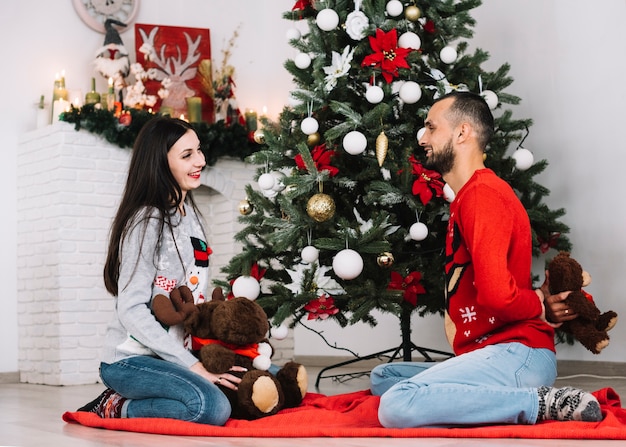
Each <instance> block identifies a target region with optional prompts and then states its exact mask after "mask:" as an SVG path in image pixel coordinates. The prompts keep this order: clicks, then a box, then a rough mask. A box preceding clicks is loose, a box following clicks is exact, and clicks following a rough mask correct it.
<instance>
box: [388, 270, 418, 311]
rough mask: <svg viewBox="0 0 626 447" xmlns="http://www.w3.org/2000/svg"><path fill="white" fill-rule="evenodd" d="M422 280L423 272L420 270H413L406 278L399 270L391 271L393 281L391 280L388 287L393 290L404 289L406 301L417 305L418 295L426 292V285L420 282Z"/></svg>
mask: <svg viewBox="0 0 626 447" xmlns="http://www.w3.org/2000/svg"><path fill="white" fill-rule="evenodd" d="M421 280H422V274H421V273H420V272H411V273H409V274H408V275H407V277H406V278H403V277H402V275H401V274H400V273H398V272H391V281H389V285H388V286H387V288H388V289H392V290H404V293H403V294H402V296H403V298H404V301H406V302H407V303H409V304H411V305H413V306H414V307H415V306H417V295H423V294H424V293H426V289H424V286H422V284H420V281H421Z"/></svg>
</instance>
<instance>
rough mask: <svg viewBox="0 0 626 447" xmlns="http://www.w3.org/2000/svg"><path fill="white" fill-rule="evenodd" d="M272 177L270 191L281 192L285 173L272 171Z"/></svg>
mask: <svg viewBox="0 0 626 447" xmlns="http://www.w3.org/2000/svg"><path fill="white" fill-rule="evenodd" d="M270 174H272V177H274V186H272V189H273V190H274V191H276V192H281V191H283V190H284V189H285V177H286V175H285V173H284V172H281V171H272V172H271V173H270Z"/></svg>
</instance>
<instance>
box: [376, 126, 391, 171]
mask: <svg viewBox="0 0 626 447" xmlns="http://www.w3.org/2000/svg"><path fill="white" fill-rule="evenodd" d="M387 149H389V138H387V135H385V131H384V130H381V131H380V134H378V136H377V137H376V160H378V166H382V165H383V163H384V162H385V157H387Z"/></svg>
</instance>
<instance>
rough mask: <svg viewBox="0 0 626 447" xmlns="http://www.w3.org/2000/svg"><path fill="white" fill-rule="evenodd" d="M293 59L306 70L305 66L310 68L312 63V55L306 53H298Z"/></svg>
mask: <svg viewBox="0 0 626 447" xmlns="http://www.w3.org/2000/svg"><path fill="white" fill-rule="evenodd" d="M293 61H294V63H295V64H296V67H298V68H299V69H301V70H304V69H305V68H309V66H310V65H311V56H309V55H308V54H306V53H298V54H296V58H295V59H294V60H293Z"/></svg>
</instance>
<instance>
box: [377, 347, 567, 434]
mask: <svg viewBox="0 0 626 447" xmlns="http://www.w3.org/2000/svg"><path fill="white" fill-rule="evenodd" d="M555 379H556V356H555V354H554V352H552V351H550V350H548V349H533V348H529V347H527V346H524V345H522V344H520V343H505V344H500V345H493V346H486V347H484V348H481V349H478V350H475V351H472V352H469V353H467V354H462V355H459V356H457V357H453V358H451V359H448V360H445V361H443V362H440V363H433V362H430V363H418V362H395V363H386V364H383V365H378V366H376V367H375V368H374V369H373V370H372V374H371V378H370V380H371V390H372V393H373V394H375V395H379V396H381V399H380V406H379V409H378V419H379V420H380V423H381V424H382V425H383V426H384V427H390V428H391V427H393V428H406V427H427V426H443V427H451V426H463V425H478V424H534V423H535V422H537V415H538V411H539V398H538V395H537V388H538V387H540V386H552V384H554V380H555Z"/></svg>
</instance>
